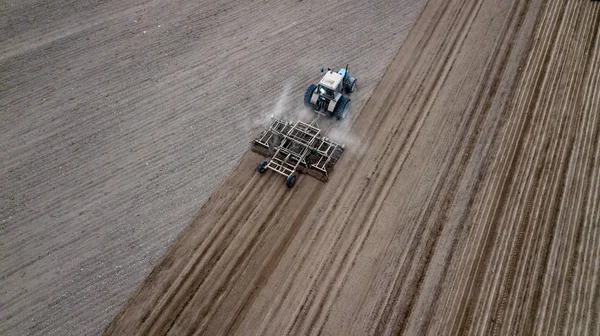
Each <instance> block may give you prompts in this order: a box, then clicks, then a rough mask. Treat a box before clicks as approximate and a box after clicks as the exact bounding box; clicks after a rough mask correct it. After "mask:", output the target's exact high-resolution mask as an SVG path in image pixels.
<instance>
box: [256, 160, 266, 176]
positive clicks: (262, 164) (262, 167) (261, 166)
mask: <svg viewBox="0 0 600 336" xmlns="http://www.w3.org/2000/svg"><path fill="white" fill-rule="evenodd" d="M256 170H257V171H258V172H259V173H261V174H262V173H264V172H265V170H267V160H262V161H261V162H260V163H259V164H258V168H257V169H256Z"/></svg>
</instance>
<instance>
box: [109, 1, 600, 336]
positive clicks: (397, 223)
mask: <svg viewBox="0 0 600 336" xmlns="http://www.w3.org/2000/svg"><path fill="white" fill-rule="evenodd" d="M599 24H600V6H599V5H597V4H594V3H592V2H589V1H581V2H560V1H555V2H545V1H541V0H530V1H520V0H512V1H491V0H472V1H469V0H465V1H458V0H456V1H443V0H431V1H429V2H428V4H427V5H426V6H425V8H424V10H423V12H422V13H421V15H420V17H419V19H418V20H417V21H416V23H415V25H414V27H413V29H412V30H411V33H410V34H409V36H408V37H407V39H406V41H405V43H404V44H403V46H402V48H401V49H400V51H399V53H398V54H397V56H396V57H395V58H394V59H393V60H392V62H391V64H390V66H389V67H388V69H387V70H386V72H385V74H384V76H383V78H382V79H381V81H380V82H379V84H378V86H377V87H376V89H375V90H374V92H373V94H372V95H371V97H370V99H369V100H368V101H367V103H366V104H365V105H364V107H363V109H362V110H361V112H360V115H359V116H358V118H356V119H355V120H354V122H353V123H352V127H351V129H350V135H351V138H353V139H356V141H355V147H356V148H355V150H354V151H353V152H347V153H345V155H344V156H343V157H342V159H341V160H340V161H339V162H338V164H337V166H336V169H337V170H336V172H335V174H333V175H332V176H331V178H330V180H329V182H328V183H326V184H322V183H320V182H318V181H316V180H314V179H312V178H310V177H307V176H301V177H300V178H299V179H298V181H297V186H295V187H294V188H293V190H287V189H286V188H285V186H284V181H283V179H282V177H281V176H278V175H276V174H268V173H267V174H266V176H263V175H260V174H258V173H256V171H255V168H256V164H257V163H258V162H259V160H260V159H261V157H260V156H258V155H256V154H254V153H248V154H246V155H245V156H244V157H243V158H242V160H241V161H240V163H239V164H238V166H237V167H236V169H235V170H234V172H233V174H232V175H231V177H230V178H228V179H227V180H226V181H225V182H224V183H223V184H222V185H221V187H220V188H219V189H218V190H217V191H216V192H215V193H214V194H213V196H212V198H211V199H210V201H208V202H207V203H206V204H205V206H204V207H203V208H202V210H200V212H199V213H198V215H197V217H196V219H195V220H194V221H193V222H192V224H191V226H190V227H189V228H188V229H187V230H186V231H185V232H184V234H183V235H182V236H181V237H180V238H179V239H178V240H177V242H176V244H175V245H173V246H172V247H171V249H170V250H169V252H168V253H167V255H166V257H165V259H164V260H163V262H162V263H161V264H160V265H159V266H158V267H156V268H155V269H154V271H153V272H152V274H151V275H150V277H148V279H147V280H146V281H145V282H144V283H143V285H142V287H141V289H140V290H139V292H138V293H137V295H136V296H134V297H133V298H132V300H131V301H130V303H129V304H128V306H127V307H126V309H124V310H123V311H122V313H121V314H120V315H119V316H118V317H117V318H116V319H115V320H114V321H113V323H112V324H111V325H110V326H109V328H108V329H107V333H109V334H123V333H125V334H132V333H139V334H147V333H150V334H163V333H169V334H206V335H217V334H244V335H247V334H255V335H265V334H269V335H287V334H298V335H305V334H328V335H329V334H339V335H349V334H357V335H364V334H373V335H382V334H397V333H406V334H409V335H420V334H432V335H438V334H440V333H443V334H446V333H448V334H459V335H464V334H511V335H512V334H519V333H520V334H533V333H539V334H559V333H563V332H565V333H576V334H579V333H583V334H596V333H598V329H597V328H598V317H599V314H600V307H599V305H600V300H599V298H600V293H599V290H598V288H600V287H599V286H598V279H599V277H598V274H600V273H599V272H598V271H599V270H598V267H599V266H598V265H599V263H598V261H599V260H600V244H598V239H599V238H600V230H599V229H600V226H599V224H600V220H599V213H600V209H599V206H600V202H599V196H600V187H599V184H600V177H599V176H598V174H599V171H600V169H599V168H600V164H599V162H598V160H599V156H598V154H599V153H600V152H599V151H600V142H599V141H600V138H599V136H598V134H599V131H600V129H599V128H600V122H599V121H598V113H597V111H598V104H599V97H600V96H599V95H598V92H599V90H598V80H599V79H600V72H599V71H598V67H599V66H600V54H599V53H600V47H599V46H598V42H599V38H598V31H599V29H600V27H599ZM333 128H334V129H335V126H333Z"/></svg>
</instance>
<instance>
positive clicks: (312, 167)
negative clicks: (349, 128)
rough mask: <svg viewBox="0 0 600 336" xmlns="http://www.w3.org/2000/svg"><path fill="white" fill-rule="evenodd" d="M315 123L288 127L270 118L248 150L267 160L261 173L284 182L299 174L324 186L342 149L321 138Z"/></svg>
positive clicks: (288, 124)
mask: <svg viewBox="0 0 600 336" xmlns="http://www.w3.org/2000/svg"><path fill="white" fill-rule="evenodd" d="M316 121H317V119H315V120H313V122H311V123H310V124H308V123H305V122H303V121H297V122H295V123H291V122H289V121H285V120H282V119H278V118H275V117H273V118H272V122H271V125H270V126H269V128H268V129H267V130H265V131H263V132H262V134H261V136H260V137H258V138H257V139H255V140H254V142H253V146H252V148H253V150H254V151H255V152H258V153H260V154H263V155H265V156H270V157H271V158H270V160H269V161H268V162H267V164H266V165H265V166H264V169H270V170H273V171H275V172H277V173H279V174H281V175H283V176H286V177H288V178H289V177H291V176H292V175H293V174H294V173H296V172H297V171H300V172H303V173H307V174H309V175H311V176H313V177H315V178H317V179H319V180H321V181H324V182H326V181H327V180H328V178H329V173H328V171H329V170H331V169H332V168H333V165H334V164H335V163H336V162H337V160H338V159H339V156H340V155H341V153H342V152H343V151H344V145H342V144H338V143H336V142H334V141H332V140H330V139H328V138H326V137H322V136H321V129H320V128H318V127H317V123H316Z"/></svg>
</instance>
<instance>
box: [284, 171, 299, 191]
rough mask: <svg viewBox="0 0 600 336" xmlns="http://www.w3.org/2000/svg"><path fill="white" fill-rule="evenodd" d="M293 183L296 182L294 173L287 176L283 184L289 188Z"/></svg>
mask: <svg viewBox="0 0 600 336" xmlns="http://www.w3.org/2000/svg"><path fill="white" fill-rule="evenodd" d="M294 183H296V174H294V173H292V174H290V176H288V178H287V181H285V185H286V186H287V187H288V188H291V187H293V186H294Z"/></svg>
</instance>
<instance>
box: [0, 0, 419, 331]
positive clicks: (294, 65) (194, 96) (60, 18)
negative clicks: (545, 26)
mask: <svg viewBox="0 0 600 336" xmlns="http://www.w3.org/2000/svg"><path fill="white" fill-rule="evenodd" d="M424 3H425V2H424V1H423V0H402V1H378V0H369V1H336V0H325V1H323V0H321V1H308V0H304V1H256V0H255V1H232V0H224V1H208V0H200V1H188V0H180V1H165V0H153V1H146V0H144V1H140V0H134V1H111V0H106V1H74V0H68V1H39V0H27V1H3V2H0V32H1V34H0V187H1V188H0V225H1V226H0V252H1V253H0V254H1V257H0V258H1V260H0V334H2V335H7V334H14V335H25V334H40V335H66V334H77V335H81V334H97V333H99V332H100V331H101V330H102V328H104V327H105V326H106V325H107V324H108V323H109V322H110V320H111V319H112V318H113V317H114V316H115V315H116V314H117V313H118V311H119V310H120V309H121V308H122V307H123V304H124V303H125V302H126V300H127V299H128V298H129V297H130V296H131V295H132V294H133V292H134V291H135V289H136V288H138V287H139V285H140V283H141V282H142V280H143V279H144V278H145V277H146V276H147V275H148V274H149V272H150V271H151V269H152V268H153V267H154V266H156V265H157V264H158V262H159V261H160V257H161V256H162V255H163V254H164V252H165V250H166V249H167V247H168V246H169V245H170V244H171V243H172V242H173V240H174V239H175V238H176V237H177V235H178V234H180V233H181V232H182V230H183V229H184V228H185V227H186V226H187V225H188V224H189V222H190V220H192V218H193V216H194V214H195V213H196V212H197V210H198V209H199V208H200V207H201V206H202V204H203V203H204V202H205V201H206V199H207V198H208V197H209V196H210V194H211V193H212V192H213V190H214V189H215V188H216V186H217V185H218V184H219V182H220V181H221V180H222V179H223V178H224V177H225V176H226V175H228V174H229V173H230V172H231V170H232V169H233V168H234V165H235V164H236V162H238V160H239V159H240V158H241V157H242V155H243V154H244V153H245V152H246V150H247V149H248V144H249V142H250V140H251V139H252V138H253V137H254V136H256V134H257V133H258V132H259V131H260V130H261V129H262V128H263V127H265V125H266V123H267V121H268V118H267V117H268V115H270V114H272V113H276V112H277V113H282V112H284V113H287V114H290V115H291V114H294V113H296V112H298V111H296V109H297V108H298V107H299V106H300V105H301V100H302V95H303V93H304V90H305V87H306V86H307V85H308V84H309V83H310V82H311V81H315V80H318V79H319V75H320V74H319V73H318V69H319V68H320V67H321V66H342V65H345V64H346V63H350V69H351V72H352V73H353V74H354V75H356V76H357V77H358V78H359V84H358V91H357V92H356V93H355V95H354V97H353V98H354V100H353V105H354V106H353V107H352V109H353V112H355V113H356V112H358V110H359V107H360V105H361V104H362V103H364V101H366V99H367V97H368V96H369V95H370V93H371V91H372V90H373V88H374V86H375V85H376V83H377V81H378V80H379V78H380V77H381V74H382V73H383V71H384V68H385V66H386V65H387V64H388V63H389V61H390V59H391V58H392V57H393V55H394V54H395V53H396V52H397V50H398V48H399V46H400V45H401V43H402V41H403V40H404V38H405V36H406V34H407V33H408V31H409V29H410V27H411V25H412V23H413V22H414V19H415V18H416V17H417V16H418V14H419V12H420V11H421V9H422V7H423V5H424ZM332 13H333V15H332ZM253 169H254V162H252V164H251V167H250V168H249V171H246V169H245V168H243V169H240V170H239V171H243V172H244V173H243V174H244V175H243V176H246V177H252V173H251V172H252V171H253ZM241 178H242V179H243V178H244V177H241ZM255 182H256V181H255ZM255 182H252V183H250V182H248V181H244V182H243V183H250V184H248V185H249V186H252V185H254V184H255ZM277 182H279V181H278V180H277ZM263 183H264V182H263ZM272 190H279V184H278V185H277V187H275V186H273V189H272ZM278 192H279V193H282V192H283V191H281V190H280V191H278ZM272 196H274V195H273V194H271V195H265V197H272ZM212 225H213V224H212V223H208V222H206V224H202V225H201V226H202V227H203V228H204V229H208V228H210V227H212ZM196 237H197V236H196ZM221 243H223V242H221Z"/></svg>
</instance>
